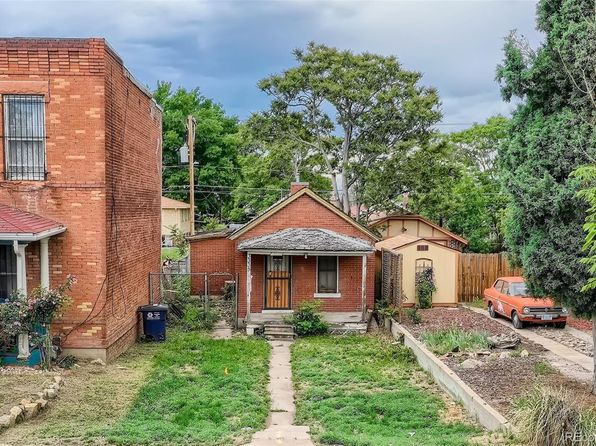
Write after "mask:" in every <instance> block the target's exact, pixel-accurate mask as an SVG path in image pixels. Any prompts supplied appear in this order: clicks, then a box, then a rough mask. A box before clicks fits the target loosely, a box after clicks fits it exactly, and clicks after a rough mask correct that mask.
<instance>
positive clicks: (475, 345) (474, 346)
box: [422, 328, 489, 355]
mask: <svg viewBox="0 0 596 446" xmlns="http://www.w3.org/2000/svg"><path fill="white" fill-rule="evenodd" d="M487 337H488V333H486V332H481V331H464V330H462V329H460V328H449V329H445V330H437V331H427V332H425V333H422V341H423V342H424V343H425V344H426V346H427V347H428V348H429V349H430V350H431V351H432V352H434V353H436V354H439V355H444V354H446V353H449V352H473V351H478V350H483V349H486V348H488V347H489V345H488V340H487Z"/></svg>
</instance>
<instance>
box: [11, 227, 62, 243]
mask: <svg viewBox="0 0 596 446" xmlns="http://www.w3.org/2000/svg"><path fill="white" fill-rule="evenodd" d="M64 231H66V227H65V226H60V227H58V228H52V229H48V230H46V231H42V232H36V233H33V232H0V240H12V241H13V242H37V241H39V240H41V239H44V238H48V237H52V236H54V235H58V234H62V233H63V232H64ZM13 245H14V243H13Z"/></svg>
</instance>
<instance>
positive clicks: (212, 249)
mask: <svg viewBox="0 0 596 446" xmlns="http://www.w3.org/2000/svg"><path fill="white" fill-rule="evenodd" d="M189 240H190V252H191V268H192V272H193V273H208V274H209V285H208V286H209V292H210V293H212V294H221V287H222V285H223V281H225V280H230V278H234V277H238V280H239V282H238V284H239V290H238V314H237V316H238V322H239V324H240V325H247V326H251V325H252V324H259V323H263V322H267V321H270V320H273V319H280V317H281V316H282V315H284V314H288V313H291V312H292V311H293V310H294V309H295V308H296V307H297V306H298V304H299V303H300V302H302V301H309V300H313V299H320V300H321V301H322V302H323V308H322V309H323V311H324V314H325V316H326V318H327V319H328V320H331V321H333V322H360V321H362V320H364V318H365V316H366V312H367V310H370V309H372V308H373V305H374V272H375V254H374V243H375V242H376V241H378V238H377V237H376V236H375V235H374V234H373V233H372V232H371V231H370V230H369V229H368V228H366V227H365V226H362V225H360V224H359V223H358V222H356V221H355V220H354V219H352V218H351V217H349V216H348V215H346V214H344V213H343V212H342V211H341V210H339V209H338V208H337V207H335V206H333V205H332V204H331V203H329V202H328V201H326V200H325V199H323V198H321V197H320V196H319V195H317V194H316V193H315V192H313V191H312V190H311V189H309V188H308V184H306V183H293V184H292V188H291V193H290V195H289V196H288V197H286V198H284V199H282V200H281V201H279V202H277V203H276V204H274V205H273V206H271V207H270V208H269V209H267V210H266V211H265V212H263V213H262V214H261V215H260V216H258V217H256V218H254V219H253V220H251V221H250V222H248V223H247V224H245V225H243V226H241V227H240V228H237V229H235V230H232V229H228V230H225V231H220V232H211V233H202V234H197V235H195V236H192V237H189ZM216 273H217V274H216ZM221 273H227V274H228V275H227V276H222V275H221ZM195 279H196V280H195V281H193V288H195V289H196V290H197V291H199V292H200V290H202V286H203V283H202V281H203V278H202V277H200V279H197V278H195Z"/></svg>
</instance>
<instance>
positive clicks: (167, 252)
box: [161, 247, 182, 261]
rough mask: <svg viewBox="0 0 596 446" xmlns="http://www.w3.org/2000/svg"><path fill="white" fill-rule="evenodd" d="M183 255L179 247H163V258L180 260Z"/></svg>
mask: <svg viewBox="0 0 596 446" xmlns="http://www.w3.org/2000/svg"><path fill="white" fill-rule="evenodd" d="M181 258H182V257H181V256H180V253H179V252H178V248H174V247H169V248H161V260H162V261H163V260H165V259H170V260H180V259H181Z"/></svg>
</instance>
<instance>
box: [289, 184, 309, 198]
mask: <svg viewBox="0 0 596 446" xmlns="http://www.w3.org/2000/svg"><path fill="white" fill-rule="evenodd" d="M305 188H308V183H303V182H300V183H299V182H293V183H292V184H290V195H294V194H295V193H296V192H298V191H299V190H300V189H305Z"/></svg>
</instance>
